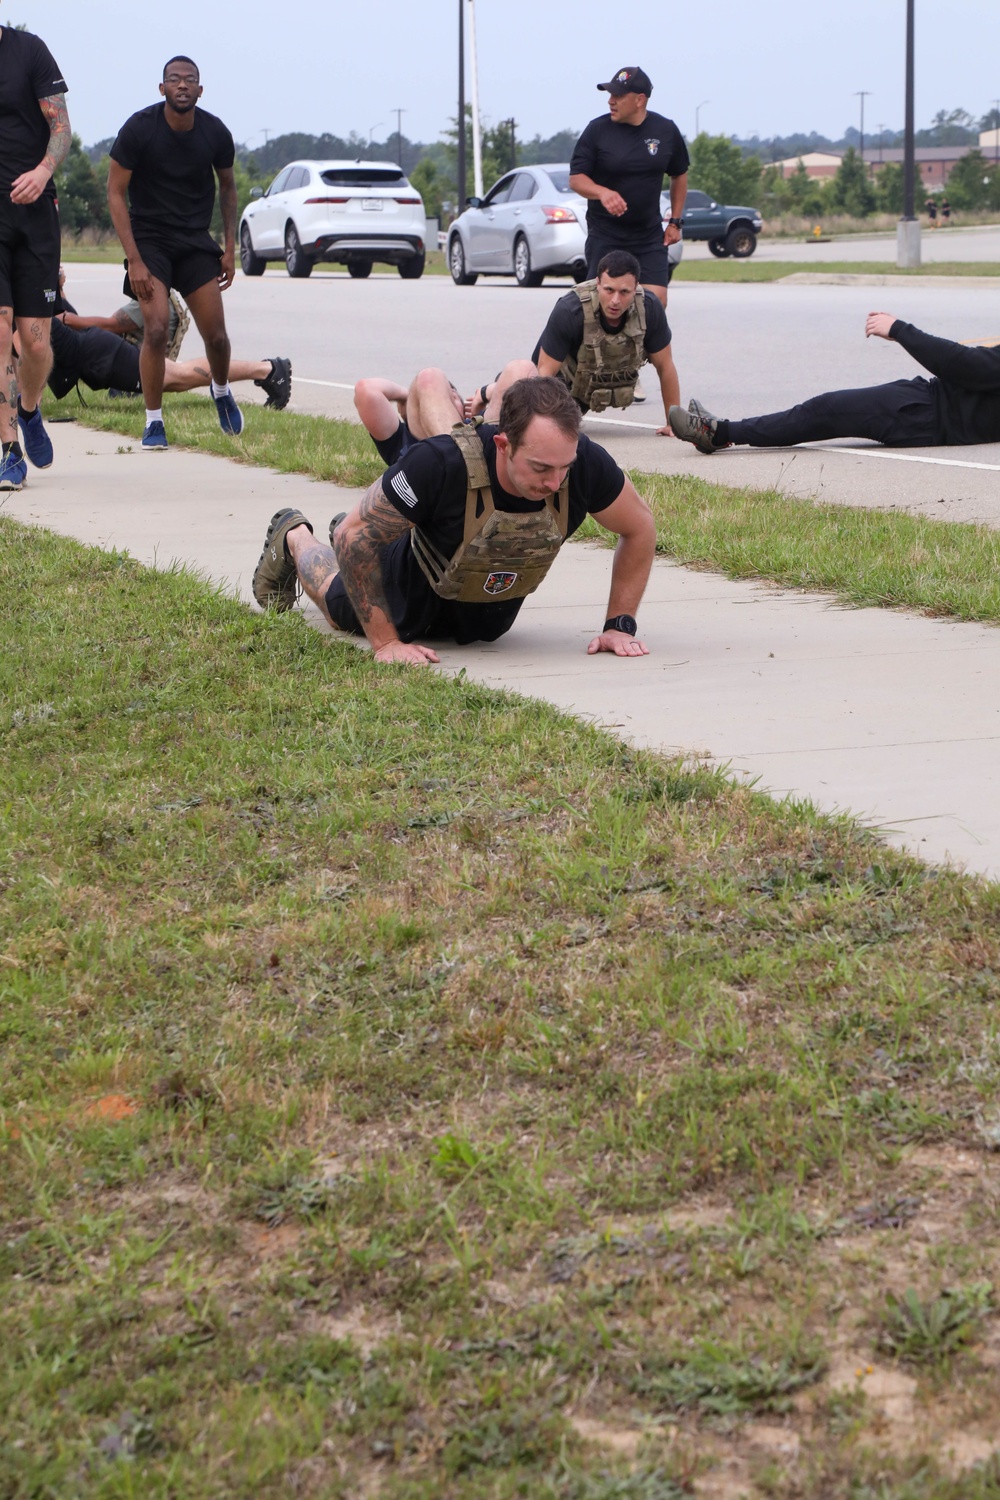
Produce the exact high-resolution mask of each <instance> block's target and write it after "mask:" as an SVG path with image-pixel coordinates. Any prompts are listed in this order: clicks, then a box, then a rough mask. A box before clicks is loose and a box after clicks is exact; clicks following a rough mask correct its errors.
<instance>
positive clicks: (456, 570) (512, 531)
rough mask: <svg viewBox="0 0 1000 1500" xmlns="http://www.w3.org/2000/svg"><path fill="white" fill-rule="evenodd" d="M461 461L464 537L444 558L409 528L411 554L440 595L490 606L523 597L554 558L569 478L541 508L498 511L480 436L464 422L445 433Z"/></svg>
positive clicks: (564, 526) (565, 516)
mask: <svg viewBox="0 0 1000 1500" xmlns="http://www.w3.org/2000/svg"><path fill="white" fill-rule="evenodd" d="M450 436H451V438H452V440H453V441H454V442H455V443H456V444H457V446H458V449H459V452H460V453H461V455H462V457H463V459H464V460H465V469H466V473H467V475H468V490H467V492H466V496H465V535H464V536H463V538H462V541H461V542H460V543H459V546H458V550H457V551H456V552H455V555H454V556H453V557H452V558H451V559H450V560H449V559H448V558H446V557H443V556H442V554H441V553H440V552H438V550H437V548H436V547H435V546H434V545H433V544H432V543H431V542H429V541H428V539H427V537H425V536H424V535H423V534H422V533H421V532H420V531H419V530H418V528H417V527H414V528H413V530H412V531H411V532H410V545H411V546H412V548H413V555H414V557H415V558H416V559H417V562H418V563H419V564H420V567H421V569H422V571H423V573H424V576H425V577H426V579H427V581H428V583H429V584H430V586H431V588H432V589H433V590H434V592H435V593H436V594H438V595H439V596H440V597H441V598H442V599H456V600H458V601H459V602H460V603H463V604H489V603H490V602H491V601H492V600H493V599H496V598H498V597H500V596H503V597H504V598H507V599H523V598H524V596H525V595H526V594H531V593H533V592H534V590H535V589H537V587H538V585H539V584H540V583H541V581H542V579H543V578H544V577H545V575H546V573H547V572H548V571H549V569H550V568H551V566H552V564H553V563H554V562H555V559H556V553H557V552H558V551H559V548H560V547H561V546H562V544H563V542H564V541H565V540H566V533H567V531H568V529H569V478H568V476H567V478H566V479H565V480H564V481H563V485H562V488H561V489H560V491H559V493H558V494H557V495H550V496H548V498H547V499H546V501H545V506H544V509H542V510H540V511H530V512H528V513H523V512H515V511H505V510H497V509H496V507H495V506H494V504H493V491H492V490H491V489H490V476H489V470H488V469H487V467H486V457H485V454H484V453H483V445H482V442H481V440H480V437H479V434H478V433H477V432H476V430H475V428H474V427H470V426H466V425H465V424H464V423H463V424H460V425H459V426H456V427H453V428H452V430H451V433H450Z"/></svg>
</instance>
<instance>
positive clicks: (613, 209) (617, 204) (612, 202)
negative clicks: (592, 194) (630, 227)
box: [601, 188, 628, 219]
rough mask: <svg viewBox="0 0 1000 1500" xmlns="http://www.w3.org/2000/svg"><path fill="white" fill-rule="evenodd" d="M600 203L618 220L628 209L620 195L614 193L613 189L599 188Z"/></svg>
mask: <svg viewBox="0 0 1000 1500" xmlns="http://www.w3.org/2000/svg"><path fill="white" fill-rule="evenodd" d="M601 203H602V205H603V207H604V208H605V209H607V211H608V213H609V214H611V215H612V217H613V218H616V219H620V218H621V216H622V214H623V213H625V212H626V210H627V209H628V204H627V203H626V202H625V199H624V198H623V197H622V195H621V193H616V192H615V190H614V188H601Z"/></svg>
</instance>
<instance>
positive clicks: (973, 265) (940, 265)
mask: <svg viewBox="0 0 1000 1500" xmlns="http://www.w3.org/2000/svg"><path fill="white" fill-rule="evenodd" d="M801 271H819V272H821V273H822V274H824V275H827V276H830V275H837V276H840V275H848V276H1000V264H997V263H996V262H995V261H968V260H949V261H938V262H928V263H927V264H926V265H922V266H918V267H916V268H915V269H914V270H910V271H901V270H899V269H897V267H896V266H895V264H894V263H893V262H892V261H888V260H872V261H857V260H834V261H821V260H816V261H815V262H810V261H806V260H771V261H768V260H757V259H756V258H752V259H750V260H729V259H726V260H692V259H690V258H687V257H685V259H683V260H682V261H681V263H680V265H679V266H678V267H677V270H676V271H675V272H674V280H675V281H781V280H782V279H783V277H785V276H795V275H797V274H798V273H799V272H801Z"/></svg>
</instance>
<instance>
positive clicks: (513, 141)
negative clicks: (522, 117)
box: [507, 115, 517, 172]
mask: <svg viewBox="0 0 1000 1500" xmlns="http://www.w3.org/2000/svg"><path fill="white" fill-rule="evenodd" d="M507 124H508V125H509V126H510V170H511V171H512V172H513V170H514V168H515V167H516V166H517V138H516V136H515V135H514V131H515V130H516V129H517V121H516V120H515V119H514V116H513V115H511V117H510V119H509V120H508V121H507Z"/></svg>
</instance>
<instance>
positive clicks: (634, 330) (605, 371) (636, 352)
mask: <svg viewBox="0 0 1000 1500" xmlns="http://www.w3.org/2000/svg"><path fill="white" fill-rule="evenodd" d="M574 290H575V292H576V295H577V296H578V297H579V299H580V301H581V303H582V304H583V343H582V344H581V345H580V348H579V349H578V351H577V353H576V354H567V356H566V358H565V359H564V360H563V362H562V365H561V367H560V370H559V374H560V375H561V376H562V378H563V380H565V382H566V384H567V385H568V386H569V388H570V394H571V395H572V396H573V398H574V400H576V401H579V402H580V403H581V405H582V406H584V407H586V409H587V410H588V411H604V410H605V409H606V408H607V407H609V406H631V405H632V400H633V396H634V394H635V383H636V381H637V380H638V379H639V367H640V365H642V364H643V362H644V361H645V358H646V297H645V293H644V292H643V289H642V287H641V286H640V287H638V288H637V289H636V294H635V296H634V297H633V299H632V305H631V307H630V308H629V310H628V312H627V314H626V316H625V321H624V322H623V323H622V325H621V327H620V328H619V329H617V330H616V331H615V332H614V333H608V332H607V330H606V329H605V328H604V326H603V324H602V323H601V319H600V309H601V303H600V299H599V298H598V295H597V281H596V280H594V281H582V282H581V283H580V285H579V286H578V287H575V288H574Z"/></svg>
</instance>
